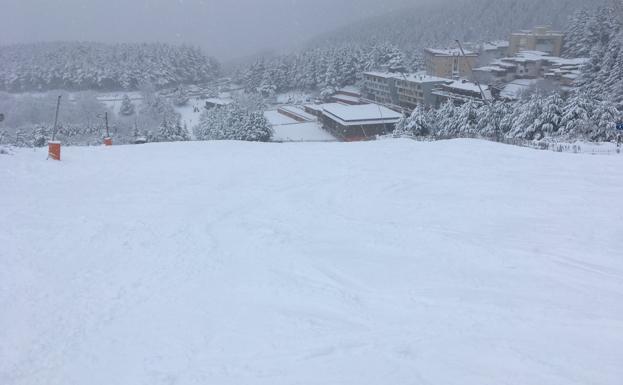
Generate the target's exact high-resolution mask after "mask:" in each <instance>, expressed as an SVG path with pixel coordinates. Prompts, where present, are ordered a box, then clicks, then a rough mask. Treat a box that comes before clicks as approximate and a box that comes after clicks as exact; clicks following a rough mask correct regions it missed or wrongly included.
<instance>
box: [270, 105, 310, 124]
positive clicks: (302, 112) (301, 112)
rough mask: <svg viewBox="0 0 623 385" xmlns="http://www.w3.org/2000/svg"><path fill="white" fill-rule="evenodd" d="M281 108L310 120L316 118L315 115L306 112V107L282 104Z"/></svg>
mask: <svg viewBox="0 0 623 385" xmlns="http://www.w3.org/2000/svg"><path fill="white" fill-rule="evenodd" d="M279 109H281V110H284V111H286V112H289V113H291V114H294V115H297V116H299V117H301V118H302V119H305V120H308V121H312V120H316V117H315V116H313V115H311V114H308V113H307V112H305V110H304V109H302V108H300V107H297V106H281V107H279Z"/></svg>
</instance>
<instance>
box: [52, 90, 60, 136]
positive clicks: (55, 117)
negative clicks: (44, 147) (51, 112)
mask: <svg viewBox="0 0 623 385" xmlns="http://www.w3.org/2000/svg"><path fill="white" fill-rule="evenodd" d="M61 97H62V95H59V96H58V101H57V102H56V115H55V116H54V128H53V129H52V141H54V140H55V139H56V129H57V126H58V112H59V110H60V109H61Z"/></svg>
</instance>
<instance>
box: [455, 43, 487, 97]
mask: <svg viewBox="0 0 623 385" xmlns="http://www.w3.org/2000/svg"><path fill="white" fill-rule="evenodd" d="M455 41H456V43H457V44H458V45H459V49H460V50H461V55H463V57H464V58H465V63H467V66H468V67H469V72H472V73H473V70H474V69H473V68H472V65H471V64H470V62H469V60H467V56H466V55H465V51H464V50H463V45H462V44H461V42H460V41H459V40H458V39H457V40H455ZM460 71H461V68H459V72H460ZM474 83H476V85H477V86H478V89H479V90H480V96H481V97H482V101H483V102H484V103H485V104H486V105H489V101H488V100H487V96H486V95H485V92H484V91H483V90H482V87H481V86H480V82H477V81H475V82H474Z"/></svg>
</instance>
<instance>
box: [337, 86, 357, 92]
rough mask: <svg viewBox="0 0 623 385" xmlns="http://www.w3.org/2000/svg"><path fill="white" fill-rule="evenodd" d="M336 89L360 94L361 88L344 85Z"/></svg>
mask: <svg viewBox="0 0 623 385" xmlns="http://www.w3.org/2000/svg"><path fill="white" fill-rule="evenodd" d="M338 91H341V92H348V93H351V94H361V90H360V89H359V87H355V86H344V87H342V88H340V89H339V90H338Z"/></svg>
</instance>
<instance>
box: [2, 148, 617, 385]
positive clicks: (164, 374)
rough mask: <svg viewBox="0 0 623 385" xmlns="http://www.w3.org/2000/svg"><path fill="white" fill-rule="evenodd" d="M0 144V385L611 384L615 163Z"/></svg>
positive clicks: (564, 157)
mask: <svg viewBox="0 0 623 385" xmlns="http://www.w3.org/2000/svg"><path fill="white" fill-rule="evenodd" d="M62 157H63V160H62V161H61V162H52V161H45V151H43V150H42V149H39V150H36V151H32V150H21V149H18V150H16V151H15V154H14V155H10V156H8V155H7V156H0V180H2V181H3V183H1V184H0V196H2V198H3V199H1V200H0V210H1V212H2V213H3V218H2V220H1V221H0V245H2V247H1V248H0V309H1V310H0V384H3V385H4V384H6V385H23V384H29V385H30V384H33V385H34V384H46V385H53V384H59V385H60V384H63V385H65V384H85V383H89V384H128V385H130V384H131V385H135V384H232V385H233V384H243V383H244V384H271V385H274V384H358V385H364V384H390V383H393V384H461V385H466V384H478V385H482V384H491V385H494V384H495V385H499V384H517V385H520V384H521V385H524V384H603V385H618V384H620V383H621V379H622V378H623V366H621V362H623V258H621V256H622V255H623V236H622V235H621V234H623V204H621V197H622V196H623V158H622V157H620V156H601V157H597V156H588V155H573V154H564V153H562V154H561V153H553V152H546V151H535V150H530V149H525V148H518V147H511V146H504V145H498V144H494V143H488V142H481V141H475V140H453V141H446V142H435V143H418V142H412V141H407V140H384V141H378V142H370V143H351V144H345V143H298V144H258V143H236V142H212V143H199V142H192V143H165V144H150V145H144V146H114V147H112V148H104V147H101V148H85V147H70V148H66V147H64V148H63V154H62Z"/></svg>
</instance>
